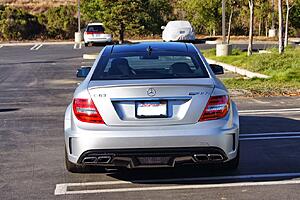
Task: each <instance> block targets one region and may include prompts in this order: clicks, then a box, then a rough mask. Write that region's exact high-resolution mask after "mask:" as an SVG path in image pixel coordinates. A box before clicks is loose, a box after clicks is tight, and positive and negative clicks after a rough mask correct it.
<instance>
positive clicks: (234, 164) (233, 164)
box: [223, 147, 240, 170]
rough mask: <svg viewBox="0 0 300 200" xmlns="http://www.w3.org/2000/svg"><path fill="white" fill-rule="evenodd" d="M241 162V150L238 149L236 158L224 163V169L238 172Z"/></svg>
mask: <svg viewBox="0 0 300 200" xmlns="http://www.w3.org/2000/svg"><path fill="white" fill-rule="evenodd" d="M239 162H240V148H239V147H238V150H237V155H236V157H235V158H234V159H232V160H230V161H228V162H226V163H224V165H223V168H225V169H226V170H236V169H237V168H238V167H239Z"/></svg>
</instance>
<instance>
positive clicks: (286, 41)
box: [284, 0, 294, 47]
mask: <svg viewBox="0 0 300 200" xmlns="http://www.w3.org/2000/svg"><path fill="white" fill-rule="evenodd" d="M293 6H294V5H293V2H292V5H290V2H289V0H286V17H285V32H284V34H285V36H284V46H285V47H287V46H288V43H289V38H288V37H289V15H290V10H291V9H292V8H293Z"/></svg>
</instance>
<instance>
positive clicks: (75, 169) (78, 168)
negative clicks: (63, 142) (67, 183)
mask: <svg viewBox="0 0 300 200" xmlns="http://www.w3.org/2000/svg"><path fill="white" fill-rule="evenodd" d="M65 164H66V169H67V170H68V171H69V172H72V173H82V172H84V171H85V170H86V169H85V168H84V166H82V165H77V164H75V163H72V162H70V161H69V159H68V155H67V150H65Z"/></svg>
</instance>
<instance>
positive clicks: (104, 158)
mask: <svg viewBox="0 0 300 200" xmlns="http://www.w3.org/2000/svg"><path fill="white" fill-rule="evenodd" d="M111 159H112V157H111V156H99V157H98V160H97V162H98V163H109V162H110V161H111Z"/></svg>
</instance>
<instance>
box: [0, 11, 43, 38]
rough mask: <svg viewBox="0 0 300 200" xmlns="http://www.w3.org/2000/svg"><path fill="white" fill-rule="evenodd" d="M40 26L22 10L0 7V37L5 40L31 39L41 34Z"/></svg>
mask: <svg viewBox="0 0 300 200" xmlns="http://www.w3.org/2000/svg"><path fill="white" fill-rule="evenodd" d="M41 29H42V26H41V25H40V24H39V23H38V19H37V17H36V16H33V15H31V14H29V13H27V12H25V11H24V10H22V9H15V8H10V7H3V6H2V7H0V36H1V37H2V38H3V39H5V40H22V39H32V38H34V37H35V36H36V35H37V34H39V33H40V32H41Z"/></svg>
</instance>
